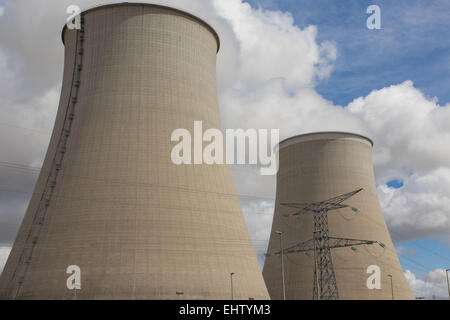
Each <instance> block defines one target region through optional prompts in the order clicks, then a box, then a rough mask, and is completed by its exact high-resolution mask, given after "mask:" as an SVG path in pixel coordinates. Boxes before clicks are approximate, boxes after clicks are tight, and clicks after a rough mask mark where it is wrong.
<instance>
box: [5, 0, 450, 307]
mask: <svg viewBox="0 0 450 320" xmlns="http://www.w3.org/2000/svg"><path fill="white" fill-rule="evenodd" d="M108 2H112V1H108ZM116 2H117V1H116ZM153 2H154V3H165V4H168V5H175V6H177V7H180V8H182V9H186V10H188V11H190V12H192V13H194V14H196V15H198V16H200V17H203V18H205V19H206V20H207V21H208V22H210V23H211V24H212V25H213V26H214V28H216V29H217V31H218V33H219V34H220V37H221V42H222V46H221V50H220V52H219V54H218V66H217V70H218V89H219V104H220V112H221V119H222V125H223V128H239V127H241V128H279V127H280V123H283V126H282V128H280V129H281V131H280V135H281V139H283V138H286V137H289V136H292V135H294V134H300V133H306V132H311V131H329V130H333V131H334V130H336V131H352V132H355V133H361V134H364V135H367V136H369V137H371V138H372V139H373V140H374V142H375V146H374V150H373V151H374V169H375V176H376V183H377V190H378V196H379V199H380V203H381V206H382V209H383V213H384V215H385V219H386V222H387V224H388V227H389V231H390V233H391V236H392V238H393V241H394V242H395V246H396V249H397V252H398V254H399V258H400V261H401V264H402V266H403V268H404V271H405V276H406V278H407V280H408V283H409V284H410V287H411V289H412V290H413V293H414V295H415V296H420V297H421V296H424V297H426V298H428V299H431V298H432V297H433V296H435V297H436V298H445V297H446V296H447V288H446V284H445V272H444V269H445V268H449V267H450V211H449V210H448V208H449V207H450V148H449V147H448V146H449V145H450V92H449V90H448V88H449V87H450V77H449V74H450V61H449V59H450V54H449V53H450V28H449V24H450V2H449V1H447V0H431V1H430V0H423V1H418V0H408V1H405V0H395V1H394V0H390V1H387V0H386V1H376V0H373V1H365V0H340V1H331V0H278V1H271V0H250V1H249V2H244V1H242V0H191V1H186V0H170V1H153ZM101 3H104V1H87V0H79V1H74V0H70V1H69V0H58V1H49V0H45V1H44V0H34V1H33V7H32V8H30V1H29V0H14V1H12V0H7V1H4V0H0V269H1V268H2V266H3V264H4V262H5V260H6V258H7V255H8V253H9V250H10V247H11V245H12V243H13V241H14V237H15V235H16V233H17V230H18V227H19V225H20V222H21V219H22V217H23V214H24V213H25V210H26V207H27V204H28V201H29V198H30V196H31V192H32V190H33V186H34V183H35V181H36V178H37V175H38V173H39V167H40V166H41V164H42V161H43V157H44V155H45V152H46V148H47V144H48V140H49V137H50V132H51V130H52V128H53V121H54V118H55V114H56V108H57V105H58V100H59V92H60V86H61V79H62V66H63V52H64V51H63V50H64V48H63V45H62V43H61V39H60V30H61V27H62V25H63V24H64V22H65V19H66V17H67V14H66V8H67V6H68V5H70V4H77V5H79V6H80V7H84V6H87V5H88V6H90V5H92V4H101ZM372 4H376V5H378V6H380V8H381V29H380V30H369V29H367V27H366V19H367V18H368V17H369V15H368V14H367V13H366V9H367V7H368V6H369V5H372ZM232 171H233V176H234V179H235V183H236V187H237V190H238V194H239V195H240V199H241V204H242V208H243V211H244V215H245V218H246V221H247V225H248V227H249V232H250V236H251V238H252V241H253V244H254V246H255V250H256V252H257V254H258V256H259V257H260V258H261V259H262V257H263V253H264V251H265V250H266V246H267V241H268V238H269V232H270V225H271V221H272V216H273V203H274V197H275V188H276V185H275V177H271V176H261V175H260V174H259V170H258V168H249V167H242V166H233V167H232ZM260 262H261V261H260Z"/></svg>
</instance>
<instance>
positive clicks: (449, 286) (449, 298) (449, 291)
mask: <svg viewBox="0 0 450 320" xmlns="http://www.w3.org/2000/svg"><path fill="white" fill-rule="evenodd" d="M449 271H450V269H446V270H445V273H446V275H447V289H448V300H450V284H449V283H448V272H449Z"/></svg>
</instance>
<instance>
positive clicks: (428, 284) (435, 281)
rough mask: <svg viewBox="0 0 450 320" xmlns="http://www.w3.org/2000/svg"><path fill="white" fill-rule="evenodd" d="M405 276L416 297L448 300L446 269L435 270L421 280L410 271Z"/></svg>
mask: <svg viewBox="0 0 450 320" xmlns="http://www.w3.org/2000/svg"><path fill="white" fill-rule="evenodd" d="M404 274H405V277H406V280H407V281H408V284H409V287H410V288H411V291H412V293H413V295H414V297H423V298H425V299H445V300H446V299H448V291H447V284H446V283H447V278H446V275H445V270H444V269H435V270H433V271H430V272H429V273H428V274H427V275H426V276H424V277H423V278H419V279H418V278H416V276H415V275H414V273H412V272H411V271H410V270H406V272H405V273H404Z"/></svg>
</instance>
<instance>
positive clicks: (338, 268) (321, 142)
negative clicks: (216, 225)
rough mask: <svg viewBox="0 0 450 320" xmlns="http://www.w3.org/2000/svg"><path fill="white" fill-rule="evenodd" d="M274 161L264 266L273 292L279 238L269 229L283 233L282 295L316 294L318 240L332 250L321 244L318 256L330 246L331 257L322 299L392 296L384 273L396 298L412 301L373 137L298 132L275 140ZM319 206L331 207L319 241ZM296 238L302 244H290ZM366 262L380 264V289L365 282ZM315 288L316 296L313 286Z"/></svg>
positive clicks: (278, 289) (277, 286)
mask: <svg viewBox="0 0 450 320" xmlns="http://www.w3.org/2000/svg"><path fill="white" fill-rule="evenodd" d="M279 161H280V165H279V171H278V175H277V194H276V204H275V213H274V218H273V225H272V233H271V236H270V242H269V248H268V253H269V255H268V256H267V257H266V261H265V264H264V269H263V276H264V279H265V281H266V285H267V288H268V290H269V294H270V296H271V298H272V299H281V298H282V285H281V283H282V281H281V261H280V257H279V255H277V253H279V252H280V240H279V235H277V234H274V232H275V231H281V232H282V233H283V248H284V249H285V250H286V251H285V250H283V252H284V266H285V268H284V269H285V283H286V298H287V299H312V298H313V291H314V290H313V288H314V282H315V280H316V281H317V282H320V276H319V274H317V278H316V279H314V267H315V263H314V262H315V256H314V254H315V252H314V251H315V250H314V248H315V247H316V254H319V252H318V250H317V246H318V244H317V243H319V246H320V245H322V246H323V245H324V244H323V243H328V244H329V245H330V249H329V250H327V249H326V248H324V250H322V251H323V252H322V253H321V254H322V256H321V258H322V259H325V260H326V259H327V257H329V254H328V253H327V251H328V252H331V258H332V259H331V260H332V261H331V263H327V264H324V265H328V269H324V270H325V271H324V272H323V275H322V277H324V278H325V279H327V281H328V283H324V285H323V288H322V289H323V291H326V294H325V297H324V298H325V299H336V298H338V299H391V298H392V295H391V284H390V279H389V277H388V274H391V275H392V276H393V289H394V296H395V299H411V298H412V295H411V292H410V289H409V287H408V284H407V282H406V279H405V277H404V275H403V270H402V268H401V266H400V263H399V261H398V258H397V254H396V251H395V248H394V246H393V244H392V241H391V238H390V235H389V231H388V229H387V226H386V223H385V221H384V217H383V213H382V212H381V208H380V204H379V201H378V196H377V191H376V186H375V179H374V174H373V167H372V141H371V140H370V139H368V138H366V137H363V136H360V135H356V134H351V133H339V132H320V133H312V134H306V135H300V136H296V137H292V138H289V139H286V140H284V141H282V142H281V143H280V144H279ZM361 188H362V189H363V190H360V191H359V192H356V191H358V190H359V189H361ZM338 196H341V197H338ZM335 197H338V198H335ZM332 198H334V199H332ZM325 200H328V201H327V202H324V201H325ZM341 206H344V207H342V208H340V207H341ZM347 206H348V207H347ZM323 208H327V210H329V211H328V213H327V216H328V220H327V221H328V228H327V230H328V235H326V237H327V239H325V240H326V241H324V239H323V238H321V239H319V241H314V240H311V239H314V238H315V235H316V239H317V236H318V237H323V236H324V234H325V233H324V232H322V231H320V232H317V230H315V229H314V221H313V220H314V216H316V218H320V217H325V216H324V215H322V216H320V214H323V213H324V212H323V211H322V213H316V214H314V213H313V211H314V210H315V211H317V212H319V211H320V209H323ZM299 212H301V213H300V214H298V215H295V214H297V213H299ZM318 220H320V219H318ZM325 220H326V219H325ZM316 222H317V221H316ZM325 222H326V221H325ZM316 225H317V223H316ZM316 229H317V228H316ZM314 231H316V233H314ZM328 237H329V239H328ZM308 240H309V241H308ZM359 240H363V241H359ZM365 240H371V241H365ZM372 241H374V242H373V243H372ZM321 242H322V243H321ZM297 244H300V245H299V246H296V247H294V246H295V245H297ZM323 261H324V260H322V263H323ZM371 265H377V266H379V267H380V269H381V289H379V290H377V289H374V290H369V289H368V288H367V286H366V282H367V279H368V278H369V276H370V275H371V274H368V273H367V268H368V267H369V266H371ZM331 266H333V269H334V274H335V276H334V275H333V273H332V272H331V271H330V270H331ZM327 276H328V278H327ZM333 279H335V281H336V287H337V289H336V292H334V289H333V286H334V280H333ZM337 291H338V294H337ZM319 293H320V289H319ZM314 294H315V295H316V296H317V292H314ZM322 294H323V292H322ZM328 294H332V295H329V296H327V295H328Z"/></svg>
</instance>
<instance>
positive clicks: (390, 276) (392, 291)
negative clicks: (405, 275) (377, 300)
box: [388, 274, 394, 300]
mask: <svg viewBox="0 0 450 320" xmlns="http://www.w3.org/2000/svg"><path fill="white" fill-rule="evenodd" d="M388 277H389V278H390V279H391V293H392V300H394V287H393V285H392V274H388Z"/></svg>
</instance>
